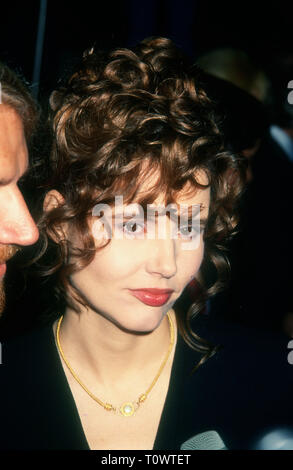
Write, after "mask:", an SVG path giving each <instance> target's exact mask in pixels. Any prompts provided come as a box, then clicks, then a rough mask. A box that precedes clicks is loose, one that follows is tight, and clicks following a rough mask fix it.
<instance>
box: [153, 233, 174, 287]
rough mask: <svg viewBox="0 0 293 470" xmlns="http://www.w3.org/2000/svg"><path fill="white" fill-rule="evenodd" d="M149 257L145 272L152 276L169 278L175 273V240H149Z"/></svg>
mask: <svg viewBox="0 0 293 470" xmlns="http://www.w3.org/2000/svg"><path fill="white" fill-rule="evenodd" d="M149 243H150V244H151V246H150V255H149V257H148V262H147V270H148V272H150V273H152V274H158V275H160V276H162V277H166V278H171V277H173V276H175V274H176V272H177V263H176V240H174V239H171V238H167V239H164V240H160V239H159V240H150V241H149Z"/></svg>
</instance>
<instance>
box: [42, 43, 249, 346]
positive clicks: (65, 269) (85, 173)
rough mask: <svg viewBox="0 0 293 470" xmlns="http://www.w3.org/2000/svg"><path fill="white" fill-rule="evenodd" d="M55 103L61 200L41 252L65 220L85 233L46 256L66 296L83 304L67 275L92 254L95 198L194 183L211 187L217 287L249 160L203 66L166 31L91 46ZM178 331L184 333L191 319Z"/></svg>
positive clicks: (172, 192) (171, 192) (47, 219)
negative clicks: (229, 130) (229, 132)
mask: <svg viewBox="0 0 293 470" xmlns="http://www.w3.org/2000/svg"><path fill="white" fill-rule="evenodd" d="M50 103H51V107H52V109H53V116H52V120H53V128H54V134H55V138H54V145H53V150H52V155H51V180H50V181H49V184H48V186H47V189H52V188H54V189H56V190H58V191H59V192H60V193H61V194H62V196H63V198H64V205H62V206H59V207H57V208H53V209H52V210H50V211H49V212H45V213H44V214H43V216H42V218H41V220H40V222H39V227H40V231H41V233H42V235H43V237H44V239H45V244H44V248H43V252H44V251H45V250H46V249H47V248H48V243H49V242H50V238H51V237H52V234H53V237H52V238H54V239H56V237H57V238H58V233H59V232H58V227H60V226H62V224H63V223H64V222H66V223H68V224H69V226H70V224H71V225H72V227H73V228H74V230H75V231H77V232H78V234H79V237H80V240H81V241H82V243H83V248H82V249H81V250H79V253H78V255H77V254H76V258H75V262H74V263H70V262H69V261H68V260H69V257H68V253H69V254H70V253H72V252H71V248H72V247H71V246H70V245H69V244H68V242H67V241H66V240H60V244H59V245H57V250H58V251H57V253H59V257H58V256H53V257H52V258H51V261H52V260H53V262H51V264H50V266H48V265H47V269H46V274H47V275H49V274H52V273H57V274H59V284H58V286H57V293H58V295H59V297H60V298H61V299H62V298H63V299H64V298H65V299H66V302H67V304H68V305H71V306H72V307H73V308H74V304H72V303H71V302H70V301H71V299H72V298H73V299H78V300H79V301H80V302H81V303H83V304H84V305H86V300H85V299H83V298H82V296H81V294H80V293H78V292H77V290H76V288H75V287H74V286H73V284H72V283H71V281H70V277H71V275H72V274H73V273H74V272H76V271H78V270H80V269H82V268H83V267H85V266H87V265H88V264H89V263H90V262H91V261H92V260H93V258H94V256H95V253H96V247H95V240H94V238H93V236H92V234H91V231H90V230H89V226H88V219H89V214H91V210H92V208H93V207H94V205H95V204H97V203H106V204H110V205H114V198H115V195H117V194H119V195H123V200H124V201H125V203H127V204H129V203H131V202H137V203H140V204H141V205H142V206H143V207H146V204H150V203H152V202H154V201H155V200H156V198H157V196H158V195H160V194H163V195H164V196H165V203H166V204H169V203H171V202H176V196H177V194H178V192H180V191H181V190H182V188H184V187H185V185H186V184H187V183H189V184H190V185H191V187H193V188H195V189H197V188H204V187H207V186H210V187H211V205H210V213H209V222H208V225H207V228H206V232H205V242H206V254H205V258H206V259H205V264H206V263H207V262H208V261H210V262H211V264H212V265H213V266H215V268H216V271H217V272H218V273H219V278H217V282H215V283H213V288H214V290H213V292H215V291H216V289H217V287H219V286H220V285H221V282H222V280H223V276H224V277H225V273H226V270H227V261H226V258H225V255H224V254H223V252H222V250H221V248H222V247H223V244H224V242H225V241H226V240H227V237H228V236H229V235H230V234H231V232H233V229H234V227H235V224H236V214H235V205H236V202H237V200H238V197H239V195H240V193H241V190H242V181H243V180H242V178H243V174H244V168H243V169H242V170H241V161H242V160H241V158H240V157H239V158H238V157H236V156H234V155H233V154H232V153H230V152H228V151H226V150H225V149H224V148H223V139H222V135H221V133H220V132H219V130H218V127H217V125H216V122H215V116H214V109H215V107H214V105H213V103H212V102H211V100H210V99H209V98H208V97H207V95H206V93H205V92H204V90H203V88H202V86H201V75H200V72H199V71H198V73H197V72H194V70H193V69H190V68H189V64H187V63H185V61H184V59H183V57H182V55H181V53H180V52H179V51H178V49H177V48H176V47H175V45H174V44H173V43H172V42H171V41H170V40H168V39H165V38H150V39H147V40H144V41H142V42H141V43H140V44H139V45H138V47H137V48H136V49H135V50H134V51H132V50H129V49H119V50H115V51H112V52H110V53H108V54H106V53H101V52H96V51H95V50H90V51H89V52H87V53H86V54H85V55H84V58H83V61H82V63H81V64H80V66H79V68H78V69H77V71H76V72H75V73H74V74H73V75H72V76H71V77H70V79H69V80H68V82H67V83H66V84H65V85H64V86H63V87H61V88H60V89H59V90H58V91H56V92H54V93H53V94H52V96H51V99H50ZM198 170H203V171H204V173H205V174H206V175H207V176H208V180H209V181H208V184H207V185H206V186H205V185H202V184H200V182H199V181H198V179H197V171H198ZM151 174H155V176H156V175H159V176H158V178H157V181H156V182H155V184H154V185H153V187H152V188H150V189H149V190H148V191H146V192H144V193H143V197H141V198H139V197H138V190H139V187H140V185H141V184H142V182H143V181H145V179H146V178H147V177H148V176H149V175H151ZM48 235H49V238H48ZM50 243H51V242H50ZM49 248H50V247H49ZM49 252H50V250H49ZM74 254H75V253H74ZM216 277H217V276H216ZM210 287H211V286H210ZM205 292H206V290H205ZM209 292H212V287H211V288H210V290H209ZM202 305H203V304H202V303H200V301H199V298H198V301H197V304H196V305H193V309H192V310H190V312H189V313H188V314H187V315H186V314H184V315H182V316H181V320H182V321H181V322H180V325H181V324H183V323H184V324H185V320H186V318H187V320H188V319H189V318H190V317H191V316H193V315H194V314H195V312H196V310H199V309H200V308H202ZM183 317H184V318H183ZM180 328H181V327H180ZM181 331H183V334H184V332H185V331H186V328H184V326H183V327H182V328H181ZM184 336H185V337H186V339H187V336H188V335H186V334H184Z"/></svg>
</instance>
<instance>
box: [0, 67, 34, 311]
mask: <svg viewBox="0 0 293 470" xmlns="http://www.w3.org/2000/svg"><path fill="white" fill-rule="evenodd" d="M37 114H38V113H37V109H36V106H35V103H34V101H33V99H32V97H31V96H30V94H29V91H28V90H27V88H26V86H25V85H24V84H23V83H22V81H21V80H20V79H19V78H18V77H17V76H16V74H15V73H14V72H13V71H12V70H10V69H9V68H8V67H7V66H5V65H4V64H1V63H0V315H1V313H2V312H3V310H4V307H5V289H4V279H5V272H6V262H7V261H8V260H9V259H10V258H11V257H12V256H13V255H14V254H15V253H16V252H17V251H18V250H19V249H20V248H21V247H22V246H26V245H31V244H33V243H35V242H36V241H37V240H38V237H39V233H38V229H37V227H36V225H35V222H34V221H33V219H32V217H31V214H30V213H29V210H28V208H27V205H26V203H25V200H24V198H23V195H22V193H21V191H20V189H19V186H18V185H19V182H20V180H21V179H23V178H24V175H25V174H26V173H27V171H28V168H29V156H28V149H27V142H28V141H29V139H30V138H31V136H32V134H33V131H34V129H35V125H36V121H37Z"/></svg>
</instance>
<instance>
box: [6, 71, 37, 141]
mask: <svg viewBox="0 0 293 470" xmlns="http://www.w3.org/2000/svg"><path fill="white" fill-rule="evenodd" d="M0 85H1V88H0V90H1V96H0V103H3V104H6V105H8V106H11V107H12V108H13V109H14V110H15V111H16V112H17V113H18V115H19V116H20V117H21V119H22V122H23V126H24V132H25V136H26V139H27V140H29V139H30V138H31V136H32V134H33V131H34V129H35V126H36V122H37V118H38V111H37V107H36V104H35V102H34V100H33V98H32V96H31V94H30V92H29V89H28V87H27V86H26V84H25V83H24V81H23V80H22V79H20V78H19V77H18V75H17V74H16V73H15V72H14V71H13V70H11V69H10V68H9V67H7V65H5V64H3V63H1V62H0ZM0 106H1V104H0Z"/></svg>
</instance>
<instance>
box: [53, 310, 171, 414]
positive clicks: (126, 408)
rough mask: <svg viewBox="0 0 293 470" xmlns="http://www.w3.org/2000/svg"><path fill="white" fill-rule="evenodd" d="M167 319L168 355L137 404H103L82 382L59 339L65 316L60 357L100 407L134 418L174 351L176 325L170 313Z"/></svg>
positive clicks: (58, 343) (57, 336)
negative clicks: (117, 405) (65, 354)
mask: <svg viewBox="0 0 293 470" xmlns="http://www.w3.org/2000/svg"><path fill="white" fill-rule="evenodd" d="M167 317H168V320H169V326H170V344H169V348H168V351H167V353H166V356H165V358H164V360H163V362H162V364H161V366H160V368H159V370H158V372H157V374H156V376H155V378H154V379H153V381H152V383H151V385H150V386H149V388H148V389H147V391H146V392H145V393H143V394H142V395H140V396H139V398H138V400H137V401H136V402H130V401H128V402H125V403H123V404H122V405H121V406H120V407H118V408H117V407H114V406H113V405H111V403H104V402H102V401H101V400H99V398H98V397H96V396H95V395H94V394H93V393H92V392H90V391H89V389H88V388H87V387H86V386H85V385H84V383H83V382H82V381H81V380H80V378H79V377H78V376H77V375H76V373H75V372H74V370H73V369H72V367H71V365H70V364H69V362H68V360H67V359H66V358H65V356H64V352H63V350H62V348H61V344H60V338H59V332H60V326H61V323H62V320H63V315H62V316H61V317H60V318H59V320H58V324H57V331H56V342H57V348H58V351H59V352H60V355H61V357H62V359H63V361H64V362H65V364H66V366H67V368H68V369H69V371H70V373H71V374H72V376H73V377H74V378H75V380H76V381H77V382H78V383H79V385H80V386H81V387H82V388H83V389H84V390H85V392H86V393H87V394H88V395H89V396H90V397H91V398H92V399H93V400H95V401H96V402H97V403H98V404H99V405H101V406H102V407H103V408H104V409H105V410H107V411H114V413H116V414H119V413H120V414H121V415H123V416H132V415H133V414H134V412H135V411H137V409H138V408H139V406H140V405H141V403H143V402H144V401H145V400H146V399H147V396H148V394H149V393H150V391H151V390H152V388H153V386H154V385H155V383H156V382H157V380H158V378H159V376H160V375H161V372H162V370H163V368H164V366H165V364H166V362H167V360H168V357H169V355H170V353H171V350H172V347H173V344H174V325H173V322H172V319H171V316H170V312H168V313H167Z"/></svg>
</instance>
